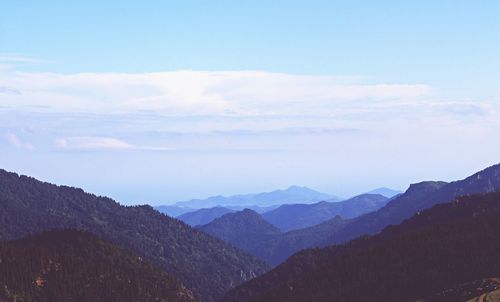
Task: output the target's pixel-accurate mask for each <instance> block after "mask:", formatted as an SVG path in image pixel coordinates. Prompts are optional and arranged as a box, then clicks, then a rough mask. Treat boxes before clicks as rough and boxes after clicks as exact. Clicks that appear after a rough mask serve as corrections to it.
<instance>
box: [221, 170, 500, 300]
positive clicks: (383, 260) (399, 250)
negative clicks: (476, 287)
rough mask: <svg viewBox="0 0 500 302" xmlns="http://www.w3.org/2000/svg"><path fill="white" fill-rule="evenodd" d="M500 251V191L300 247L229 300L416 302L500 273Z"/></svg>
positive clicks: (237, 290) (229, 297)
mask: <svg viewBox="0 0 500 302" xmlns="http://www.w3.org/2000/svg"><path fill="white" fill-rule="evenodd" d="M491 172H492V171H491V170H490V171H486V174H483V173H484V171H483V173H480V174H478V175H480V177H479V179H484V178H483V177H484V176H485V175H489V176H490V177H491V176H495V173H494V172H493V173H491ZM478 175H475V179H476V180H477V179H478V177H477V176H478ZM464 184H465V185H466V186H467V187H468V186H469V185H470V184H471V182H470V180H467V181H465V182H464ZM434 185H437V186H438V187H439V186H440V185H439V184H434ZM441 187H442V186H441ZM475 187H476V188H478V187H477V186H475ZM479 188H483V189H484V188H485V187H481V186H479ZM490 188H492V187H490V186H488V187H486V189H490ZM437 190H439V189H437ZM454 192H456V191H454ZM499 250H500V192H493V193H488V194H484V195H470V196H465V197H462V198H459V199H456V200H454V201H452V202H449V203H443V204H438V205H435V206H434V207H433V208H431V209H428V210H424V211H421V212H418V213H417V214H415V215H414V216H413V217H411V218H410V219H408V220H406V221H404V222H403V223H402V224H401V225H399V226H390V227H387V228H386V229H385V230H384V231H383V232H381V233H380V234H378V235H374V236H371V237H360V238H358V239H356V240H353V241H351V242H349V243H346V244H343V245H338V246H331V247H325V248H321V249H309V250H304V251H302V252H300V253H297V254H295V255H294V256H292V257H290V258H289V259H288V260H287V261H286V262H285V263H283V264H281V265H280V266H278V267H277V268H275V269H274V270H272V271H270V272H269V273H266V274H265V275H263V276H261V277H259V278H256V279H254V280H251V281H249V282H247V283H245V284H243V285H241V286H239V287H237V288H235V289H233V290H231V291H230V292H229V293H228V294H227V295H226V297H225V299H224V300H223V301H226V302H227V301H238V302H246V301H318V302H321V301H359V302H363V301H417V300H421V299H423V298H426V297H432V296H435V295H436V293H444V294H446V289H449V288H457V287H460V285H461V284H464V283H468V282H472V281H474V280H481V279H485V278H492V277H497V276H499V275H500V253H498V251H499ZM441 297H442V298H443V297H446V296H445V295H441ZM430 300H431V299H430ZM439 301H451V300H446V299H444V298H443V299H441V300H439ZM453 301H457V300H453Z"/></svg>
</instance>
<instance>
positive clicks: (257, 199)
mask: <svg viewBox="0 0 500 302" xmlns="http://www.w3.org/2000/svg"><path fill="white" fill-rule="evenodd" d="M323 200H340V198H338V197H336V196H333V195H330V194H326V193H321V192H318V191H315V190H312V189H309V188H307V187H299V186H291V187H289V188H287V189H285V190H275V191H272V192H265V193H255V194H242V195H234V196H229V197H225V196H213V197H209V198H207V199H193V200H189V201H181V202H177V203H175V204H174V205H175V206H177V207H186V208H194V209H201V208H211V207H215V206H222V207H247V208H248V207H251V206H257V207H270V206H277V205H282V204H290V203H315V202H318V201H323Z"/></svg>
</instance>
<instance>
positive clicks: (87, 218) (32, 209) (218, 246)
mask: <svg viewBox="0 0 500 302" xmlns="http://www.w3.org/2000/svg"><path fill="white" fill-rule="evenodd" d="M64 228H75V229H80V230H86V231H89V232H92V233H94V234H96V235H98V236H99V237H100V238H103V239H104V240H108V241H110V242H111V243H113V244H116V245H117V246H119V247H121V248H126V249H129V250H130V251H132V252H134V253H137V254H138V255H139V256H141V257H143V258H144V259H145V260H147V261H149V262H150V263H151V264H153V265H156V266H158V267H159V268H160V269H162V270H164V271H166V272H168V273H170V274H171V275H173V276H175V277H177V278H179V279H180V280H181V281H182V282H183V283H184V284H185V285H186V286H187V287H188V288H190V289H191V290H193V292H194V293H195V294H196V296H197V297H200V298H201V299H202V300H203V301H213V300H215V299H217V298H219V297H220V296H221V295H222V294H223V293H224V292H225V291H227V290H228V289H230V288H231V287H233V286H236V285H238V284H240V283H242V282H244V281H247V280H249V279H251V278H253V277H255V276H256V275H260V274H262V273H264V272H265V271H266V270H267V269H268V266H267V265H266V264H265V263H264V262H262V261H260V260H258V259H256V258H254V257H252V256H250V255H248V254H246V253H244V252H242V251H240V250H238V249H235V248H233V247H232V246H230V245H229V244H227V243H225V242H223V241H221V240H219V239H216V238H214V237H212V236H209V235H208V234H206V233H204V232H201V231H198V230H195V229H192V228H191V227H189V226H188V225H186V224H184V223H183V222H180V221H179V220H176V219H173V218H170V217H168V216H165V215H163V214H160V213H159V212H157V211H155V210H154V209H153V208H151V207H150V206H132V207H125V206H121V205H120V204H118V203H116V202H115V201H113V200H111V199H109V198H106V197H99V196H95V195H92V194H88V193H85V192H84V191H83V190H81V189H77V188H72V187H66V186H56V185H52V184H49V183H45V182H41V181H38V180H36V179H34V178H31V177H27V176H19V175H17V174H15V173H9V172H6V171H4V170H0V239H1V240H11V239H17V238H21V237H24V236H26V235H29V234H34V233H39V232H43V231H48V230H52V229H64Z"/></svg>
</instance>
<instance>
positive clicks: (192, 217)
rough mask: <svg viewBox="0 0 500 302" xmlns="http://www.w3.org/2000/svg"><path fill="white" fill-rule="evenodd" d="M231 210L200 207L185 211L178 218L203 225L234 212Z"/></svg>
mask: <svg viewBox="0 0 500 302" xmlns="http://www.w3.org/2000/svg"><path fill="white" fill-rule="evenodd" d="M233 212H235V210H231V209H228V208H224V207H213V208H208V209H199V210H196V211H193V212H188V213H184V214H182V215H180V216H178V217H177V219H179V220H182V221H184V222H185V223H187V224H189V225H191V226H197V225H203V224H207V223H209V222H211V221H212V220H214V219H216V218H219V217H221V216H222V215H224V214H227V213H233Z"/></svg>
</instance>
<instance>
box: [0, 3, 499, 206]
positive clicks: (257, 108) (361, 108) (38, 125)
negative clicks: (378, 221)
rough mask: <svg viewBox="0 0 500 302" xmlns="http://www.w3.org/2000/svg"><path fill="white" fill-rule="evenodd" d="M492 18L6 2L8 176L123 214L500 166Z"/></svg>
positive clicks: (462, 13)
mask: <svg viewBox="0 0 500 302" xmlns="http://www.w3.org/2000/svg"><path fill="white" fill-rule="evenodd" d="M499 15H500V2H498V1H493V0H492V1H460V0H454V1H446V0H443V1H425V0H423V1H359V0H358V1H356V0H354V1H333V0H330V1H314V0H312V1H292V0H288V1H277V0H266V1H258V0H255V1H224V0H218V1H208V0H206V1H204V0H197V1H195V0H182V1H174V0H171V1H71V2H69V1H5V3H2V9H1V10H0V168H3V169H6V170H9V171H14V172H18V173H22V174H27V175H31V176H34V177H37V178H39V179H42V180H45V181H50V182H54V183H57V184H66V185H71V186H77V187H82V188H84V189H85V190H87V191H90V192H93V193H96V194H99V195H106V196H110V197H113V198H115V199H116V200H118V201H119V202H121V203H123V204H138V203H149V204H153V205H159V204H167V203H173V202H175V201H180V200H187V199H191V198H202V197H208V196H211V195H219V194H222V195H231V194H238V193H249V192H262V191H270V190H274V189H278V188H286V187H288V186H290V185H301V186H308V187H311V188H313V189H317V190H320V191H323V192H327V193H331V194H335V195H338V196H344V197H349V196H352V195H355V194H359V193H363V192H366V191H369V190H371V189H374V188H377V187H381V186H387V187H391V188H394V189H400V190H405V189H406V188H407V187H408V185H409V184H410V183H415V182H419V181H423V180H445V181H450V180H455V179H461V178H464V177H466V176H468V175H470V174H472V173H474V172H476V171H478V170H481V169H483V168H485V167H487V166H489V165H492V164H496V163H498V162H500V156H499V155H500V140H499V139H498V133H500V103H499V102H500V80H499V79H500V59H499V57H498V54H499V53H500V18H498V16H499Z"/></svg>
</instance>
